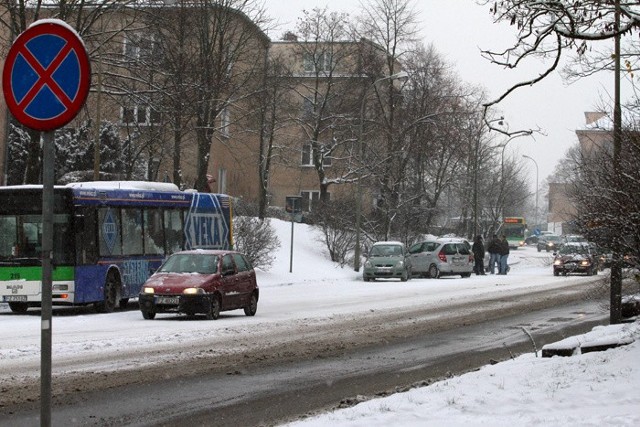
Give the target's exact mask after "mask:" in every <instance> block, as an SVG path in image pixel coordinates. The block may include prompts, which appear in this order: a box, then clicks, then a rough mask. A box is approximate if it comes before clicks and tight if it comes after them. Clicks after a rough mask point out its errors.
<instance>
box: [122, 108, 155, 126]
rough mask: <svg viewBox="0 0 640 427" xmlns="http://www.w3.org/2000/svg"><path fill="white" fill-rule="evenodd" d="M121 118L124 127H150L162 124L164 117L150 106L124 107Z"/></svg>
mask: <svg viewBox="0 0 640 427" xmlns="http://www.w3.org/2000/svg"><path fill="white" fill-rule="evenodd" d="M120 114H121V117H122V124H123V125H133V126H150V125H157V124H160V121H161V119H162V115H161V114H160V112H159V111H157V110H155V109H154V108H152V107H150V106H148V105H136V106H133V107H122V108H121V113H120Z"/></svg>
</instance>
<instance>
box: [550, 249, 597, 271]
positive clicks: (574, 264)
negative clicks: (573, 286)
mask: <svg viewBox="0 0 640 427" xmlns="http://www.w3.org/2000/svg"><path fill="white" fill-rule="evenodd" d="M598 267H599V260H598V257H597V256H596V255H595V253H594V252H593V251H592V250H591V248H590V247H589V245H580V244H578V245H576V244H565V245H563V246H562V247H561V248H560V250H559V251H558V252H556V253H555V259H554V260H553V275H554V276H559V275H561V274H562V275H563V276H566V275H567V274H573V273H581V274H586V275H587V276H592V275H594V274H598Z"/></svg>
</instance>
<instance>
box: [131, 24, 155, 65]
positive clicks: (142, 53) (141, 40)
mask: <svg viewBox="0 0 640 427" xmlns="http://www.w3.org/2000/svg"><path fill="white" fill-rule="evenodd" d="M123 48H124V56H125V57H126V58H127V59H129V60H133V61H140V60H145V59H148V58H153V57H154V54H157V52H154V50H157V49H156V43H154V40H153V36H152V35H150V34H145V33H144V32H143V31H130V32H127V34H126V36H125V38H124V47H123Z"/></svg>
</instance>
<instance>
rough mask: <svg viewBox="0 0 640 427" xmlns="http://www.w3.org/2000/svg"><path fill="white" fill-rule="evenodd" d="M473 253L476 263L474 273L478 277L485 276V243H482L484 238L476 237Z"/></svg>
mask: <svg viewBox="0 0 640 427" xmlns="http://www.w3.org/2000/svg"><path fill="white" fill-rule="evenodd" d="M471 251H473V259H474V261H475V265H474V267H473V271H474V273H476V275H477V276H484V243H482V236H480V235H477V236H476V238H475V240H474V241H473V246H471Z"/></svg>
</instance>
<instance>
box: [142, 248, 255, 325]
mask: <svg viewBox="0 0 640 427" xmlns="http://www.w3.org/2000/svg"><path fill="white" fill-rule="evenodd" d="M258 297H259V291H258V284H257V281H256V273H255V271H254V270H253V267H252V266H251V263H250V262H249V260H247V258H246V257H245V256H244V255H243V254H241V253H239V252H235V251H225V250H202V249H197V250H192V251H182V252H176V253H174V254H173V255H171V256H169V258H167V260H166V261H165V262H164V263H163V264H162V266H160V268H159V269H158V270H157V271H156V272H155V273H154V274H153V275H152V276H151V277H149V279H148V280H147V281H146V282H145V284H144V285H143V287H142V292H141V293H140V295H139V303H140V311H141V312H142V317H144V318H145V319H153V318H155V316H156V313H170V312H173V313H184V314H187V315H189V316H192V315H194V314H196V313H204V314H205V316H206V317H207V319H217V318H218V317H219V316H220V312H221V311H227V310H236V309H244V313H245V314H246V315H247V316H253V315H255V314H256V310H257V309H258Z"/></svg>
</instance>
